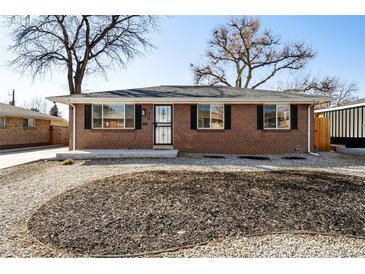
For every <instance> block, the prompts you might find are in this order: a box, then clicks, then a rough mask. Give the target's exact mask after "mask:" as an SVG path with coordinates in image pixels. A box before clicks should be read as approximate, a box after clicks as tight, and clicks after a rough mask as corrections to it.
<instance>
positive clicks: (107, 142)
mask: <svg viewBox="0 0 365 274" xmlns="http://www.w3.org/2000/svg"><path fill="white" fill-rule="evenodd" d="M142 108H144V109H146V115H145V116H143V117H142V129H136V130H134V129H85V127H84V105H76V149H85V148H119V149H125V148H152V147H153V124H152V123H153V111H152V109H153V107H152V105H143V106H142ZM69 121H70V127H69V128H70V138H69V147H70V149H72V142H73V140H72V133H73V131H72V107H70V113H69Z"/></svg>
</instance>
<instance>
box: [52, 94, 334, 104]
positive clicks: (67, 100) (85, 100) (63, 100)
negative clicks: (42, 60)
mask: <svg viewBox="0 0 365 274" xmlns="http://www.w3.org/2000/svg"><path fill="white" fill-rule="evenodd" d="M47 99H48V100H50V101H52V102H56V103H60V104H66V105H69V104H92V103H94V104H95V103H118V102H120V103H122V102H123V103H148V104H153V103H174V104H179V103H180V104H189V103H199V102H207V103H208V102H221V103H231V104H242V103H245V104H255V103H265V102H290V103H308V104H311V103H325V102H331V101H332V100H333V99H332V98H327V97H315V98H300V97H295V98H270V97H267V98H250V99H243V98H215V97H198V98H176V97H162V98H148V97H140V98H127V97H113V98H105V97H93V98H90V97H57V96H56V97H47Z"/></svg>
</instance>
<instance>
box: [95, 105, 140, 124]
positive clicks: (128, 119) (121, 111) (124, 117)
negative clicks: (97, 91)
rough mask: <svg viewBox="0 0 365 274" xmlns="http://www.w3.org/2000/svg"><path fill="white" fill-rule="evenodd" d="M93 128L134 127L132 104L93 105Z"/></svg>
mask: <svg viewBox="0 0 365 274" xmlns="http://www.w3.org/2000/svg"><path fill="white" fill-rule="evenodd" d="M93 128H114V129H119V128H134V105H131V104H130V105H126V104H102V105H93Z"/></svg>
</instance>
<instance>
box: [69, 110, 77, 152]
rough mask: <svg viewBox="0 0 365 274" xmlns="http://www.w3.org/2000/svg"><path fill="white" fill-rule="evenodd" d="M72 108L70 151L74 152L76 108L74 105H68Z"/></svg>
mask: <svg viewBox="0 0 365 274" xmlns="http://www.w3.org/2000/svg"><path fill="white" fill-rule="evenodd" d="M69 105H70V106H71V107H72V150H76V143H75V142H76V107H75V105H74V104H69Z"/></svg>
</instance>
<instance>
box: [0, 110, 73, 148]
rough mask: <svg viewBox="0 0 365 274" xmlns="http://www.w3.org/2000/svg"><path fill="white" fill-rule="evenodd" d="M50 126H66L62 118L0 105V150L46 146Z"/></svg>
mask: <svg viewBox="0 0 365 274" xmlns="http://www.w3.org/2000/svg"><path fill="white" fill-rule="evenodd" d="M52 124H59V125H63V126H68V125H67V124H68V122H67V121H66V120H64V119H62V118H59V117H54V116H51V115H47V114H43V113H40V112H36V111H32V110H29V109H25V108H21V107H15V106H11V105H7V104H2V103H0V149H8V148H21V147H32V146H41V145H48V144H49V143H50V126H51V125H52Z"/></svg>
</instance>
